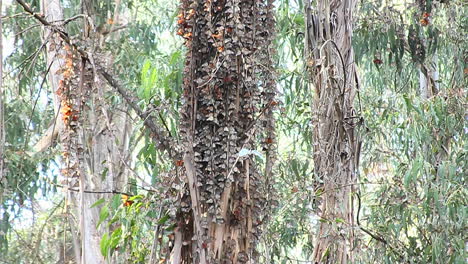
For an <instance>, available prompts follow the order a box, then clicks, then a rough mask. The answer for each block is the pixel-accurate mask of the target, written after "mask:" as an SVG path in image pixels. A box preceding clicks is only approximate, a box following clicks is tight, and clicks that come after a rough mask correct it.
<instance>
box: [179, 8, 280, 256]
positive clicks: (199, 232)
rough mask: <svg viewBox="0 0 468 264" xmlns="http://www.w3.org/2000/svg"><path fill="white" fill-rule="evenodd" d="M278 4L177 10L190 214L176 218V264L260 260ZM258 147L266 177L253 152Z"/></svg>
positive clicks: (271, 127)
mask: <svg viewBox="0 0 468 264" xmlns="http://www.w3.org/2000/svg"><path fill="white" fill-rule="evenodd" d="M272 2H273V1H250V0H249V1H245V0H243V1H241V0H233V1H189V0H182V1H181V12H180V14H179V16H178V18H179V20H178V24H179V25H180V28H179V31H178V34H179V35H181V36H183V37H184V39H185V41H186V43H185V44H186V46H187V48H188V53H187V60H186V67H185V70H184V74H185V78H184V97H183V99H184V105H183V111H182V124H181V134H182V136H183V141H184V145H183V146H184V154H183V159H181V160H180V163H182V161H183V164H184V168H185V176H186V183H187V184H188V186H187V188H188V193H189V196H188V197H187V198H188V199H187V202H188V203H189V204H190V206H189V209H190V210H189V211H188V212H187V213H183V212H182V213H180V214H179V225H178V228H177V230H176V234H175V245H174V248H173V251H172V256H171V263H255V259H256V258H257V256H256V251H255V246H256V244H257V242H258V239H259V236H260V233H261V229H260V226H261V224H262V222H263V221H264V217H265V212H266V210H267V203H266V200H265V197H266V195H265V191H266V180H267V178H269V177H270V176H271V171H272V164H273V161H274V151H273V149H274V145H275V136H274V122H273V115H272V108H273V107H274V105H276V102H275V101H274V95H275V91H276V87H275V83H274V76H273V71H272V69H271V59H270V54H271V52H272V48H271V43H272V38H273V32H272V31H273V29H274V23H275V22H274V17H273V13H272V8H273V6H272ZM257 142H261V143H260V144H259V143H257ZM259 147H262V148H263V150H265V152H266V156H267V164H266V171H265V173H260V172H259V169H258V165H257V164H256V162H255V160H256V157H255V154H253V153H256V152H252V150H255V149H257V148H259ZM241 150H243V152H241ZM240 152H241V154H243V153H245V154H243V155H239V154H240ZM186 211H187V210H186Z"/></svg>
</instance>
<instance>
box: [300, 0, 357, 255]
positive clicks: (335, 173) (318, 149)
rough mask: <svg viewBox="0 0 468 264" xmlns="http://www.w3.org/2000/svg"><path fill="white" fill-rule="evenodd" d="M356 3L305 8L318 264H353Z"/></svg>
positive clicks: (326, 2)
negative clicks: (318, 221)
mask: <svg viewBox="0 0 468 264" xmlns="http://www.w3.org/2000/svg"><path fill="white" fill-rule="evenodd" d="M356 3H357V0H319V1H317V2H316V6H315V7H312V6H311V4H310V1H308V3H307V4H306V16H307V17H306V21H307V30H306V54H307V56H306V64H307V67H308V73H309V75H310V83H309V86H310V88H311V89H313V90H314V93H315V96H314V102H313V118H312V122H313V125H314V128H313V129H314V130H313V142H314V157H313V158H314V166H315V177H316V181H317V182H318V184H317V186H316V194H317V195H318V199H317V202H318V216H319V217H320V224H319V228H318V232H317V234H316V237H315V245H314V252H313V262H314V263H353V252H352V250H353V248H354V228H355V223H354V208H353V199H352V195H353V191H354V189H355V183H356V173H355V172H356V169H357V168H356V167H357V163H358V158H359V144H358V142H357V139H356V134H355V132H356V131H355V127H356V126H357V125H358V123H359V118H358V117H357V116H356V113H355V111H354V109H353V101H354V97H355V94H356V89H357V87H356V86H357V81H358V79H357V75H356V71H355V65H354V53H353V49H352V46H351V37H352V33H353V28H352V22H353V21H352V19H353V17H352V14H353V11H354V8H355V5H356Z"/></svg>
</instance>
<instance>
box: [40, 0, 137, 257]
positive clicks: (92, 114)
mask: <svg viewBox="0 0 468 264" xmlns="http://www.w3.org/2000/svg"><path fill="white" fill-rule="evenodd" d="M41 7H42V10H43V14H44V15H45V19H46V20H48V21H63V9H62V6H61V4H60V1H59V0H48V1H42V3H41ZM86 22H87V21H86ZM44 33H45V34H44V37H45V40H48V44H47V46H46V50H47V65H50V71H49V81H50V84H51V87H52V89H53V92H54V109H55V112H56V115H57V116H58V117H59V118H58V120H57V121H56V124H55V125H54V127H56V128H58V129H56V130H57V134H59V135H60V137H59V140H60V143H61V148H62V158H63V159H62V164H63V169H62V170H61V174H62V176H63V177H64V178H65V180H66V182H67V186H68V188H69V189H77V188H78V187H79V190H80V192H79V194H78V193H76V192H68V194H69V199H70V201H71V205H72V209H74V211H76V212H77V213H78V214H79V219H80V221H79V222H80V226H79V231H80V234H81V263H83V264H85V263H96V264H99V263H104V262H105V261H104V257H103V256H102V254H101V252H100V247H99V243H100V239H101V237H102V235H103V234H104V231H106V226H105V223H103V224H101V227H99V228H98V227H97V223H98V220H99V208H90V207H91V205H92V204H94V203H95V202H96V201H97V200H98V199H100V198H103V197H106V198H109V195H104V194H97V193H92V192H93V191H97V192H103V191H104V192H106V191H107V192H112V191H114V190H121V188H122V186H123V182H124V181H125V180H126V174H127V169H126V166H125V162H126V160H128V158H129V156H128V137H129V131H130V128H131V126H130V125H129V122H128V120H127V116H126V115H125V114H124V113H123V112H122V113H119V112H117V111H114V110H112V111H111V110H110V107H111V106H109V104H108V103H107V102H105V100H104V98H105V96H104V93H105V91H106V89H107V87H106V86H105V85H104V83H103V82H102V81H101V80H100V79H99V78H97V76H94V75H93V69H92V67H91V65H88V64H86V63H85V61H84V60H82V59H81V56H79V55H78V54H77V51H76V50H74V49H73V48H72V47H71V46H69V45H67V44H66V43H64V42H63V41H62V40H61V38H60V37H59V36H58V35H57V34H54V33H51V31H50V30H48V29H47V28H45V30H44ZM85 37H88V38H89V37H91V36H85ZM85 191H86V192H85Z"/></svg>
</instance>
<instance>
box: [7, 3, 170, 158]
mask: <svg viewBox="0 0 468 264" xmlns="http://www.w3.org/2000/svg"><path fill="white" fill-rule="evenodd" d="M16 2H17V3H18V4H20V5H21V6H22V7H23V8H24V10H25V11H26V12H27V13H29V14H30V15H32V16H33V17H34V18H35V19H37V20H38V21H39V22H40V23H41V24H42V25H44V26H47V27H50V29H51V30H52V31H53V32H55V33H57V34H58V35H59V36H60V38H61V39H62V40H63V41H64V42H65V43H67V44H68V45H70V46H72V47H73V48H74V49H75V50H76V51H77V52H78V53H79V54H80V56H81V57H82V59H84V60H86V61H88V62H90V63H94V65H96V68H97V71H98V73H99V74H101V75H102V77H104V79H105V80H106V81H107V83H108V84H109V85H110V86H111V87H112V88H114V90H115V91H117V92H118V93H119V94H120V95H121V96H122V97H123V98H124V100H125V101H126V102H127V104H129V105H130V107H131V108H133V110H135V112H136V113H137V115H138V116H139V117H140V118H141V119H142V120H143V123H144V125H145V126H146V127H147V128H148V129H149V130H150V132H151V137H152V139H153V140H154V141H155V143H156V147H157V148H159V149H160V150H165V151H167V152H168V154H169V156H170V157H171V158H172V159H174V153H175V150H174V149H173V146H174V145H173V144H171V142H172V139H171V138H170V136H166V135H165V131H164V130H163V129H161V128H159V127H158V125H157V124H156V122H155V121H154V120H153V119H152V117H151V116H150V115H149V114H148V113H145V112H144V111H143V110H142V109H141V108H140V107H139V106H138V100H137V98H136V96H134V95H133V94H132V93H131V92H130V91H129V90H127V89H124V88H123V87H122V85H121V84H119V82H118V81H117V80H116V79H115V78H114V77H113V76H112V75H111V74H110V73H109V72H108V71H107V70H106V68H105V67H103V66H102V65H100V64H99V63H97V62H91V60H90V58H89V55H88V53H87V52H86V51H85V50H83V49H81V48H80V47H78V46H77V45H76V44H74V43H73V42H72V40H71V39H70V37H69V36H68V34H67V33H66V32H65V31H63V30H61V29H59V28H58V27H57V26H55V25H53V24H51V23H50V22H48V21H47V20H46V19H45V18H44V17H43V16H42V15H40V14H38V13H35V12H34V11H33V10H32V9H31V8H30V7H29V6H28V5H27V4H26V3H25V2H24V1H23V0H16Z"/></svg>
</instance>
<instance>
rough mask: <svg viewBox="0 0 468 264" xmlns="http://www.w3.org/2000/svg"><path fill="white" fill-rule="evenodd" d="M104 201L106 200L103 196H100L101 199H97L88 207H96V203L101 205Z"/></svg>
mask: <svg viewBox="0 0 468 264" xmlns="http://www.w3.org/2000/svg"><path fill="white" fill-rule="evenodd" d="M105 201H106V200H105V199H104V198H101V199H99V200H97V201H96V202H95V203H93V205H91V207H89V208H94V207H96V206H98V205H101V204H103V203H104V202H105Z"/></svg>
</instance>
